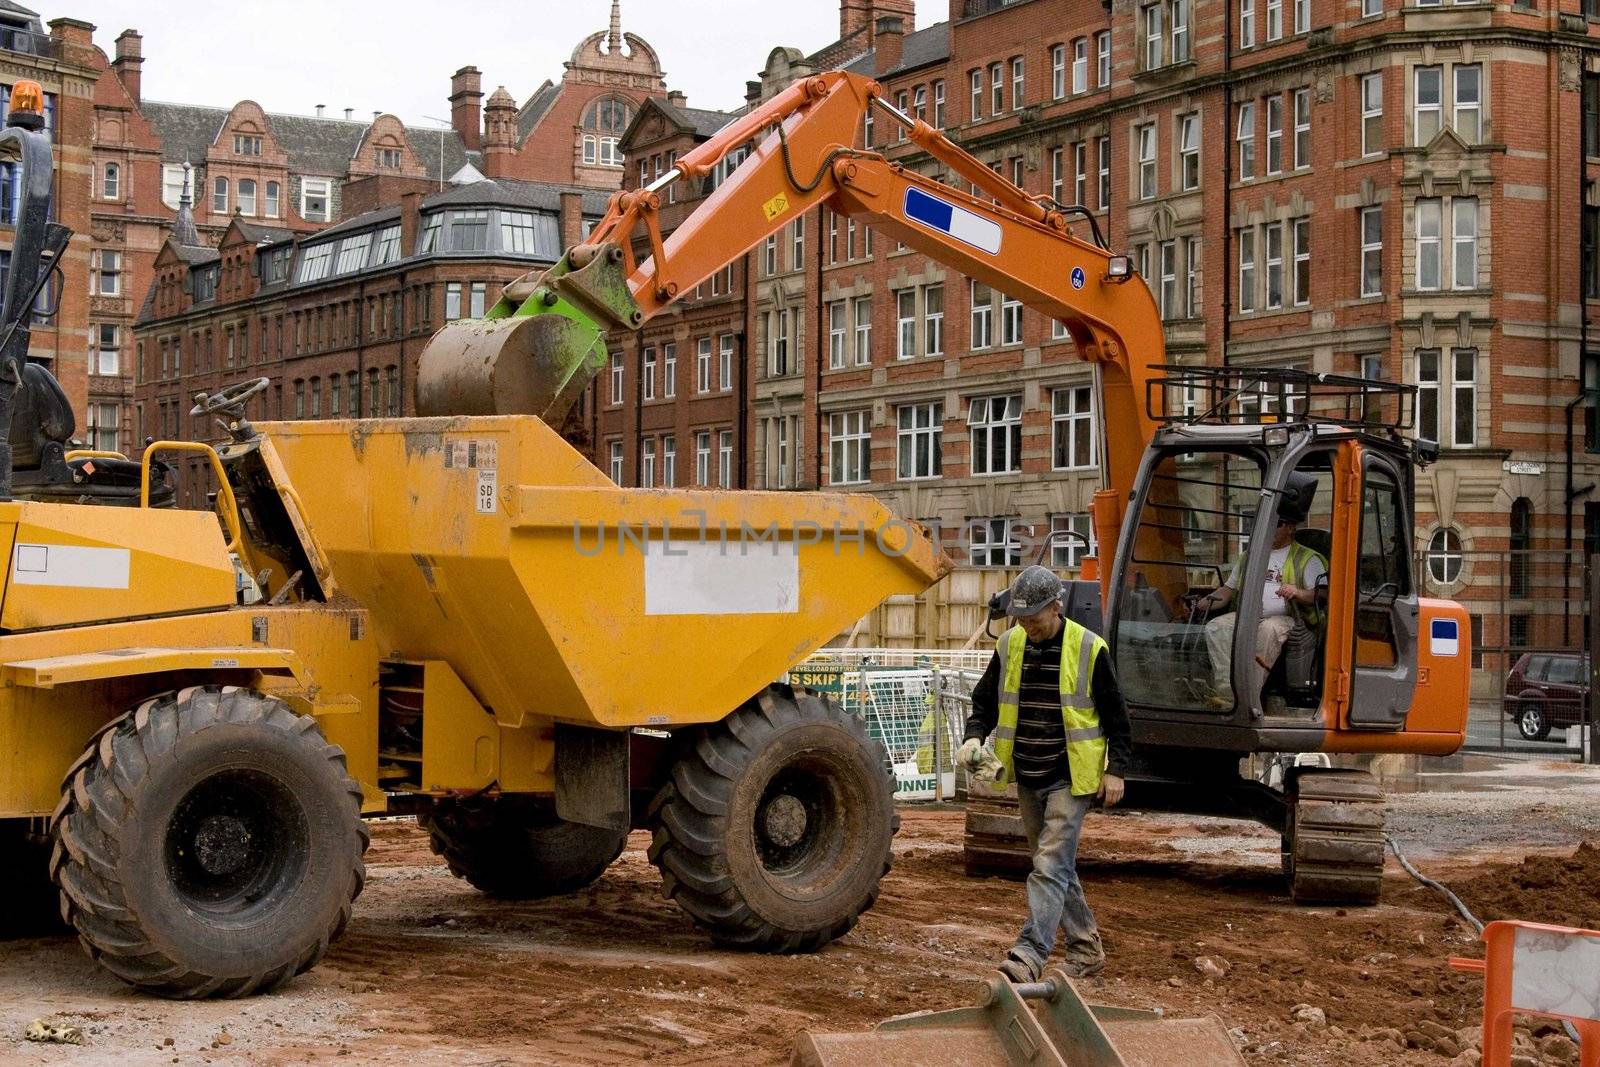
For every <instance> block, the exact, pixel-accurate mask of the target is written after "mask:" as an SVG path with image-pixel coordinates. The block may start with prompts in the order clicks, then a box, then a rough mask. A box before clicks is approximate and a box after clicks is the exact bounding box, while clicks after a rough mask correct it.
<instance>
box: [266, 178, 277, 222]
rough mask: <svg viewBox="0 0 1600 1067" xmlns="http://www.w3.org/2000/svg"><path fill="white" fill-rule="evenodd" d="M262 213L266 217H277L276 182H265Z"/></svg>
mask: <svg viewBox="0 0 1600 1067" xmlns="http://www.w3.org/2000/svg"><path fill="white" fill-rule="evenodd" d="M263 214H265V215H266V216H267V218H269V219H275V218H277V217H278V183H277V182H268V183H267V203H266V211H265V212H263Z"/></svg>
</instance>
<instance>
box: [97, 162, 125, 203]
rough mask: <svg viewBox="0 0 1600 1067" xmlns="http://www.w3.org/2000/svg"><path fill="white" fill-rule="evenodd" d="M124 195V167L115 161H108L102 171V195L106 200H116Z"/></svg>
mask: <svg viewBox="0 0 1600 1067" xmlns="http://www.w3.org/2000/svg"><path fill="white" fill-rule="evenodd" d="M121 195H122V168H121V167H119V166H117V165H116V164H115V163H107V164H106V165H105V166H104V167H103V168H101V171H100V196H101V198H102V199H104V200H115V199H117V198H118V197H120V196H121Z"/></svg>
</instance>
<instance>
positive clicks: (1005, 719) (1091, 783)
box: [994, 619, 1106, 797]
mask: <svg viewBox="0 0 1600 1067" xmlns="http://www.w3.org/2000/svg"><path fill="white" fill-rule="evenodd" d="M1027 640H1028V635H1027V634H1026V633H1025V632H1024V631H1023V629H1022V627H1020V626H1013V627H1012V628H1011V629H1009V630H1007V631H1006V632H1005V633H1003V634H1001V635H1000V640H999V641H997V642H995V647H994V651H995V655H997V656H999V657H1000V716H999V721H998V723H997V724H996V725H995V729H994V755H995V759H997V760H999V761H1000V773H999V774H997V775H995V780H994V785H995V789H996V790H1002V789H1004V788H1005V787H1006V785H1007V784H1008V783H1010V782H1011V781H1012V780H1013V779H1014V778H1015V776H1016V771H1015V769H1014V768H1013V767H1012V762H1011V759H1012V752H1013V751H1014V750H1015V748H1016V745H1017V715H1018V713H1019V711H1020V710H1021V705H1022V656H1023V647H1024V646H1025V645H1026V644H1027ZM1105 648H1106V643H1105V641H1103V640H1102V639H1101V638H1100V637H1099V636H1098V635H1097V634H1093V633H1090V632H1089V631H1088V630H1087V629H1085V628H1084V627H1082V626H1080V625H1078V624H1077V623H1075V622H1073V621H1072V620H1071V619H1062V620H1061V722H1062V724H1063V725H1064V726H1065V727H1066V731H1067V768H1068V769H1069V770H1070V771H1071V772H1072V795H1073V796H1079V797H1081V796H1087V795H1088V794H1090V793H1098V792H1099V791H1100V779H1101V776H1102V775H1104V774H1105V770H1106V737H1105V733H1104V732H1103V731H1101V729H1100V716H1099V714H1097V713H1096V712H1095V710H1094V694H1093V693H1092V692H1091V691H1090V683H1091V682H1092V680H1093V678H1094V664H1095V660H1096V659H1097V658H1098V657H1099V655H1100V653H1101V652H1103V651H1104V650H1105Z"/></svg>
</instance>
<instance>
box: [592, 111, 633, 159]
mask: <svg viewBox="0 0 1600 1067" xmlns="http://www.w3.org/2000/svg"><path fill="white" fill-rule="evenodd" d="M632 118H633V109H632V108H630V107H629V106H628V102H627V101H626V100H620V99H617V98H616V97H607V98H606V99H604V100H596V101H595V102H594V103H593V104H591V105H590V106H589V110H588V111H586V112H584V114H583V161H584V162H585V163H588V164H590V165H592V166H601V167H620V166H622V149H621V148H620V147H619V143H620V140H621V138H622V131H624V130H626V129H627V128H628V122H629V120H630V119H632Z"/></svg>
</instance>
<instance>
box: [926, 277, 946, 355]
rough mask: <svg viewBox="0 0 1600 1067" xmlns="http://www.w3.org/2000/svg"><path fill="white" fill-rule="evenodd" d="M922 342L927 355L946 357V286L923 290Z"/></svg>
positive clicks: (934, 286) (930, 286) (931, 286)
mask: <svg viewBox="0 0 1600 1067" xmlns="http://www.w3.org/2000/svg"><path fill="white" fill-rule="evenodd" d="M922 341H923V345H924V347H925V348H926V350H927V351H926V354H927V355H930V356H942V355H944V286H942V285H927V286H924V287H923V289H922Z"/></svg>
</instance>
